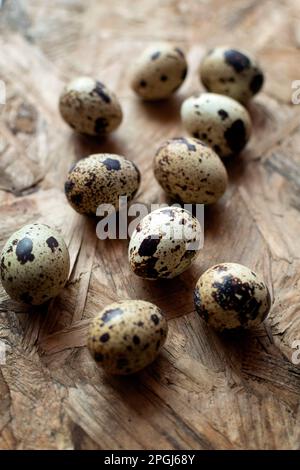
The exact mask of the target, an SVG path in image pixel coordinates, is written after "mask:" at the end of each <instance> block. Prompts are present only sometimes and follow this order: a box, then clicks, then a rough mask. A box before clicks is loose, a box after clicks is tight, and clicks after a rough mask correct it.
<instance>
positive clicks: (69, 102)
mask: <svg viewBox="0 0 300 470" xmlns="http://www.w3.org/2000/svg"><path fill="white" fill-rule="evenodd" d="M59 110H60V113H61V115H62V117H63V119H64V120H65V121H66V123H67V124H69V126H70V127H72V129H74V130H75V131H76V132H79V133H81V134H88V135H93V136H96V135H100V136H103V135H107V134H109V133H110V132H112V131H114V130H115V129H116V128H117V127H118V126H119V125H120V124H121V121H122V116H123V115H122V109H121V105H120V103H119V100H118V99H117V97H116V95H115V94H114V93H112V92H111V91H110V90H109V89H108V88H107V87H106V86H105V85H104V84H103V83H101V82H99V81H98V80H95V79H94V78H91V77H78V78H76V79H75V80H73V81H71V82H70V83H69V84H68V85H67V86H66V87H65V89H64V91H63V93H62V95H61V96H60V100H59Z"/></svg>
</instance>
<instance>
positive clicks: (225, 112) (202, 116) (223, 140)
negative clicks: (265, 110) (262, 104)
mask: <svg viewBox="0 0 300 470" xmlns="http://www.w3.org/2000/svg"><path fill="white" fill-rule="evenodd" d="M181 118H182V121H183V125H184V126H185V128H186V130H187V131H188V132H189V133H190V134H191V135H193V136H194V137H196V138H197V139H201V140H203V141H204V142H205V143H207V144H208V145H209V146H210V147H212V148H213V149H214V151H215V152H216V153H217V154H218V155H219V156H220V157H222V158H225V157H229V156H231V155H234V154H238V153H239V152H241V151H242V150H243V148H244V147H245V145H246V143H247V142H248V140H249V138H250V133H251V127H252V126H251V119H250V116H249V113H248V111H247V110H246V109H245V108H244V107H243V106H242V105H241V104H240V103H238V102H237V101H235V100H233V99H232V98H229V97H228V96H223V95H218V94H216V93H202V94H201V95H200V96H196V97H195V96H191V97H190V98H188V99H186V100H185V101H184V102H183V105H182V107H181Z"/></svg>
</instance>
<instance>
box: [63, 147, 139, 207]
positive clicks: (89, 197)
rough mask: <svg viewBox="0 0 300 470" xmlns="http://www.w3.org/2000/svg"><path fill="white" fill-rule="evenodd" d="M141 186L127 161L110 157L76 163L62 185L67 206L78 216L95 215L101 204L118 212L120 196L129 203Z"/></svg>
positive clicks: (133, 168) (112, 155) (97, 157)
mask: <svg viewBox="0 0 300 470" xmlns="http://www.w3.org/2000/svg"><path fill="white" fill-rule="evenodd" d="M139 184H140V172H139V170H138V168H137V166H136V165H135V164H134V163H133V162H132V161H130V160H127V159H126V158H124V157H122V156H120V155H114V154H109V153H99V154H94V155H90V156H89V157H87V158H83V159H82V160H79V161H78V162H77V163H76V164H75V165H74V167H73V168H72V169H71V170H70V172H69V174H68V176H67V180H66V182H65V194H66V196H67V199H68V201H69V203H70V205H71V206H72V207H73V209H75V210H76V211H77V212H79V213H80V214H86V215H95V214H96V211H97V208H98V206H99V205H100V204H111V205H112V206H114V207H115V209H116V210H118V209H119V198H120V196H127V202H130V201H131V200H132V199H133V197H134V195H135V193H136V192H137V190H138V188H139Z"/></svg>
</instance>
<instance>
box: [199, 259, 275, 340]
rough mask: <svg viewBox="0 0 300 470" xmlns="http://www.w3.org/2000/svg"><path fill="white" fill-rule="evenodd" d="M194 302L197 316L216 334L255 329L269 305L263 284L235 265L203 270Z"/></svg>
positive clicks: (217, 266)
mask: <svg viewBox="0 0 300 470" xmlns="http://www.w3.org/2000/svg"><path fill="white" fill-rule="evenodd" d="M194 301H195V307H196V310H197V312H198V313H199V315H200V316H201V317H202V318H203V319H204V320H205V321H206V322H207V323H208V324H209V325H210V326H212V327H213V328H215V329H217V330H219V331H223V330H233V329H236V328H251V327H255V326H258V325H259V324H260V323H261V322H263V321H264V319H265V318H266V316H267V315H268V313H269V310H270V306H271V299H270V294H269V291H268V288H267V286H266V284H265V283H264V281H263V280H262V279H261V278H260V277H259V276H258V275H257V274H256V273H255V272H253V271H251V270H250V269H249V268H247V267H246V266H243V265H241V264H237V263H222V264H218V265H216V266H213V267H212V268H210V269H208V270H207V271H205V273H203V274H202V276H201V277H200V278H199V280H198V282H197V284H196V288H195V292H194Z"/></svg>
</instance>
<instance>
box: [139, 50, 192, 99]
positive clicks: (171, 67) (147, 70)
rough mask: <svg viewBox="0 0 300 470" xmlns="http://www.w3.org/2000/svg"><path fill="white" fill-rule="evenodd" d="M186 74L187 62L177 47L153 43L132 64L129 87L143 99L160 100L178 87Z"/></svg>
mask: <svg viewBox="0 0 300 470" xmlns="http://www.w3.org/2000/svg"><path fill="white" fill-rule="evenodd" d="M186 74H187V62H186V59H185V56H184V53H183V52H182V50H181V49H179V47H174V46H172V45H171V44H168V43H158V44H153V45H152V46H149V47H148V48H147V49H146V50H145V51H144V52H143V53H142V54H141V56H140V57H138V59H137V60H136V62H135V64H134V65H133V67H132V72H131V76H132V78H131V87H132V89H133V90H134V91H135V92H136V93H137V94H138V95H139V96H140V97H141V98H143V99H144V100H161V99H164V98H168V97H169V96H171V94H172V93H174V92H175V91H176V90H177V89H178V88H179V87H180V85H181V84H182V83H183V81H184V79H185V77H186Z"/></svg>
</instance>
